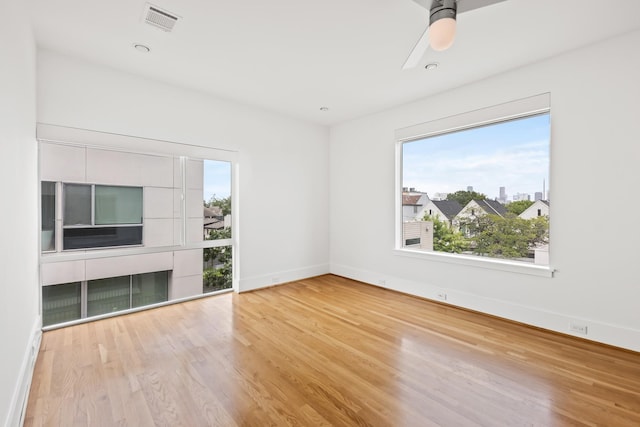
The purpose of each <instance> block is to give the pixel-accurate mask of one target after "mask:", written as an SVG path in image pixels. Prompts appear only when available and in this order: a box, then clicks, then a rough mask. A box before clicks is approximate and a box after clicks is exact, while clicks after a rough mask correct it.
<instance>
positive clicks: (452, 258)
mask: <svg viewBox="0 0 640 427" xmlns="http://www.w3.org/2000/svg"><path fill="white" fill-rule="evenodd" d="M393 253H394V255H397V256H404V257H409V258H419V259H424V260H429V261H435V262H445V263H449V264H458V265H466V266H469V267H478V268H485V269H490V270H499V271H506V272H509V273H518V274H528V275H532V276H540V277H553V271H554V270H553V268H551V266H547V265H535V264H525V263H522V262H517V261H508V260H502V259H495V258H484V257H476V256H472V255H457V254H455V255H454V254H448V253H440V252H425V251H418V250H412V249H394V250H393Z"/></svg>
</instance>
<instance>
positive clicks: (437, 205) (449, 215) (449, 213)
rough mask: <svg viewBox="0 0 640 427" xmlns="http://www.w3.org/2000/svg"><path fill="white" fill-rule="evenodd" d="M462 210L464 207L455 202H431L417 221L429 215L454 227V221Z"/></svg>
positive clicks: (421, 212)
mask: <svg viewBox="0 0 640 427" xmlns="http://www.w3.org/2000/svg"><path fill="white" fill-rule="evenodd" d="M461 210H462V206H461V205H460V203H458V202H456V201H455V200H429V201H428V202H427V204H426V205H425V206H424V208H423V209H422V211H420V213H419V214H418V217H417V219H422V218H424V216H425V215H429V216H431V217H432V218H437V219H439V220H440V221H443V222H446V223H447V224H449V226H452V225H453V219H454V218H455V217H456V215H458V213H460V211H461Z"/></svg>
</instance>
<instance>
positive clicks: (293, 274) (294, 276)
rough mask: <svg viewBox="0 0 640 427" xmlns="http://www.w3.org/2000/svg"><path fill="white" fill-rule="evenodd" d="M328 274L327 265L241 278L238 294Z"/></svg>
mask: <svg viewBox="0 0 640 427" xmlns="http://www.w3.org/2000/svg"><path fill="white" fill-rule="evenodd" d="M328 273H329V264H319V265H312V266H308V267H304V268H299V269H296V270H286V271H278V272H274V273H271V274H265V275H262V276H253V277H248V278H241V279H240V283H239V289H238V292H247V291H253V290H256V289H260V288H266V287H269V286H274V285H278V284H281V283H287V282H293V281H296V280H302V279H307V278H309V277H315V276H321V275H323V274H328Z"/></svg>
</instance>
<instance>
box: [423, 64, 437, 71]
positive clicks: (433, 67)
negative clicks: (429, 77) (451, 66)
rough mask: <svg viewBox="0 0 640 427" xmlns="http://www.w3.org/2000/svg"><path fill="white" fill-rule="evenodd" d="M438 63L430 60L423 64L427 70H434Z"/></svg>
mask: <svg viewBox="0 0 640 427" xmlns="http://www.w3.org/2000/svg"><path fill="white" fill-rule="evenodd" d="M438 65H439V64H438V63H437V62H431V63H429V64H427V65H425V66H424V69H425V70H427V71H430V70H435V69H436V68H438Z"/></svg>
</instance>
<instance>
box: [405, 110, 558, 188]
mask: <svg viewBox="0 0 640 427" xmlns="http://www.w3.org/2000/svg"><path fill="white" fill-rule="evenodd" d="M402 156H403V157H402V161H403V178H402V179H403V181H402V186H403V187H415V188H416V190H419V191H424V192H427V193H428V195H429V196H433V195H434V193H451V192H454V191H457V190H466V189H467V186H473V189H474V191H478V192H481V193H484V194H486V195H487V196H489V198H491V199H493V198H495V197H498V196H499V188H500V187H506V192H507V195H508V198H509V200H512V198H513V195H514V194H516V193H528V194H530V195H531V199H532V200H533V197H534V193H535V192H536V191H542V181H543V180H546V188H547V191H548V189H549V115H548V114H541V115H538V116H533V117H526V118H523V119H518V120H511V121H508V122H502V123H498V124H494V125H490V126H484V127H480V128H474V129H468V130H464V131H460V132H453V133H449V134H444V135H439V136H435V137H430V138H425V139H421V140H417V141H412V142H406V143H404V144H403V147H402Z"/></svg>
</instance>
